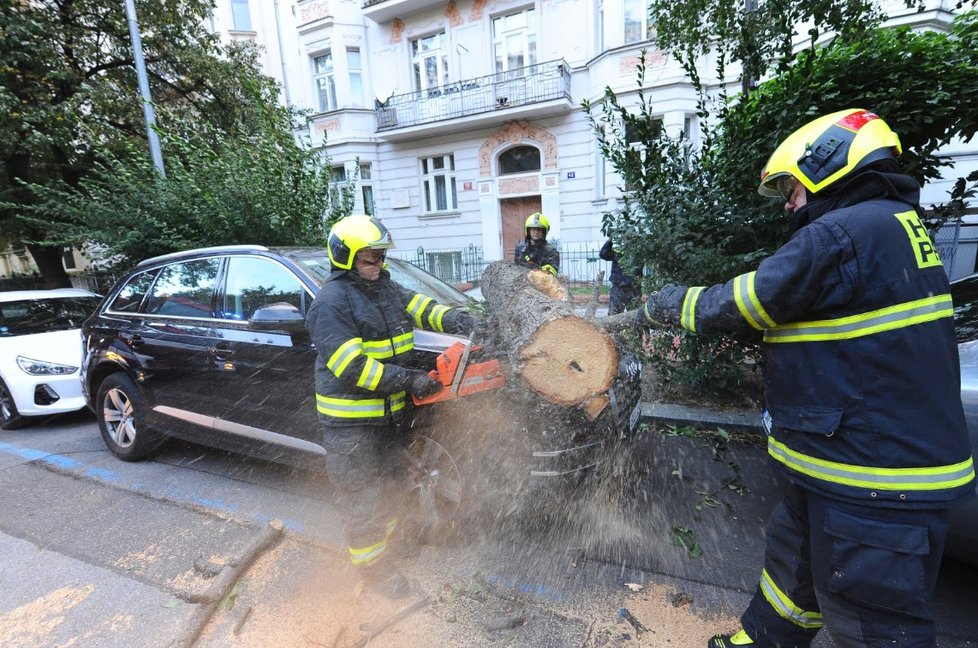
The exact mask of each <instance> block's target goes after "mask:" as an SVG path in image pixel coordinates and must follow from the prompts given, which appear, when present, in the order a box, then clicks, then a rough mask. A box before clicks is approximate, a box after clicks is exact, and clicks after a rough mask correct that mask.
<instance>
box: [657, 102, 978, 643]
mask: <svg viewBox="0 0 978 648" xmlns="http://www.w3.org/2000/svg"><path fill="white" fill-rule="evenodd" d="M900 152H901V149H900V140H899V138H898V137H897V134H896V133H894V132H893V131H892V130H891V129H890V127H889V126H887V124H886V122H884V121H883V120H882V119H880V118H879V117H878V116H877V115H875V114H873V113H872V112H869V111H867V110H862V109H849V110H842V111H839V112H836V113H832V114H830V115H826V116H824V117H820V118H818V119H816V120H814V121H812V122H810V123H808V124H806V125H805V126H802V127H801V128H799V129H798V130H797V131H795V132H794V133H792V134H791V135H789V136H788V138H787V139H785V140H784V142H782V143H781V144H780V145H779V146H778V147H777V149H776V150H775V151H774V153H773V154H772V155H771V158H770V159H769V160H768V163H767V165H766V166H765V167H764V170H763V172H762V173H761V184H760V187H759V191H760V193H761V194H763V195H765V196H771V197H772V198H778V199H780V200H783V201H784V207H785V210H786V211H787V212H789V214H790V217H791V220H792V226H793V228H792V229H793V233H792V235H791V238H790V240H788V242H787V243H785V244H784V245H783V246H782V247H781V248H780V249H778V250H777V251H776V252H775V253H774V254H773V255H772V256H770V257H768V258H767V259H765V260H764V261H762V262H761V263H760V265H759V266H758V267H757V269H756V270H753V271H751V272H747V273H744V274H742V275H740V276H737V277H734V278H733V279H731V280H730V281H728V282H727V283H725V284H719V285H715V286H691V287H689V286H666V287H664V288H662V289H661V290H660V291H658V292H657V293H655V294H653V295H651V296H650V297H649V299H648V301H647V303H646V304H645V307H644V309H640V310H639V313H638V315H639V322H640V323H641V324H642V325H651V324H652V323H653V322H658V323H664V324H674V325H679V326H682V327H683V328H685V329H686V330H688V331H692V332H705V333H711V332H714V331H723V332H728V333H735V334H736V333H740V334H751V335H754V336H760V337H762V339H763V348H764V354H765V358H764V360H765V361H764V367H765V376H764V378H765V412H764V416H763V421H764V424H765V427H766V428H767V430H768V441H767V443H768V454H769V455H770V458H771V459H772V463H773V466H774V467H775V470H776V471H778V472H779V473H780V474H781V475H782V476H783V477H785V478H786V479H787V482H788V484H787V486H786V487H785V489H784V495H783V499H782V501H781V502H780V503H779V504H778V506H777V507H776V508H775V509H774V511H773V512H772V514H771V518H770V520H769V522H768V527H767V531H766V534H765V537H766V542H767V546H766V550H765V558H764V569H763V571H762V573H761V576H760V582H759V584H758V587H757V590H756V592H755V594H754V597H753V599H752V600H751V603H750V605H749V606H748V608H747V610H746V611H745V612H744V614H743V616H742V617H741V623H742V629H741V630H740V631H739V632H737V633H735V634H733V635H717V636H716V637H714V638H713V639H711V640H710V642H709V646H710V648H728V647H730V646H760V647H774V646H780V647H798V646H808V645H809V644H810V643H811V641H812V639H813V638H814V636H815V635H816V633H818V631H819V629H820V628H821V627H822V626H823V625H824V626H825V627H826V628H827V629H828V631H829V633H830V634H831V635H832V637H833V639H834V641H835V643H836V645H839V646H883V645H887V646H889V645H894V646H895V645H913V646H934V645H936V644H935V637H936V628H935V623H934V617H933V614H932V611H931V609H930V606H929V601H930V598H931V594H932V591H933V588H934V583H935V581H936V579H937V573H938V568H939V566H940V562H941V554H942V552H943V548H944V543H945V539H946V537H947V520H948V510H949V509H951V508H952V507H954V506H956V505H958V504H959V503H962V502H964V501H966V500H968V499H970V498H971V497H973V496H974V491H975V482H974V480H975V470H974V460H973V458H972V455H971V448H970V445H969V440H968V435H967V430H966V427H965V421H964V415H963V412H962V408H961V400H960V389H961V386H960V383H959V366H958V353H957V346H956V343H955V337H954V323H953V320H952V313H953V307H952V303H951V295H950V289H949V286H948V279H947V274H946V273H945V271H944V268H943V266H942V264H941V258H940V257H939V256H938V254H937V250H936V249H935V248H934V246H933V244H932V242H931V240H930V238H929V236H928V234H927V230H926V228H925V227H924V226H923V224H922V223H921V221H920V216H919V204H918V203H919V195H920V187H919V186H918V184H917V183H916V181H915V180H913V178H911V177H909V176H907V175H904V174H903V173H902V172H901V171H900V167H899V164H898V162H897V156H898V155H899V154H900Z"/></svg>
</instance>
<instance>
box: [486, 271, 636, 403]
mask: <svg viewBox="0 0 978 648" xmlns="http://www.w3.org/2000/svg"><path fill="white" fill-rule="evenodd" d="M482 294H483V296H484V297H485V298H486V302H487V303H488V305H489V312H490V317H491V318H492V324H493V327H492V329H491V330H493V331H494V332H495V336H494V340H493V344H494V348H495V349H497V350H498V351H500V352H501V353H499V354H497V355H505V356H508V359H509V362H510V366H511V368H512V371H513V373H515V374H517V375H518V376H519V377H520V378H521V379H522V381H523V382H524V383H525V384H526V386H527V387H529V388H530V390H532V391H533V392H535V393H536V394H538V395H539V396H540V397H541V398H543V399H544V400H546V401H547V402H549V403H553V404H556V405H562V406H568V407H570V406H580V407H581V408H582V409H583V410H584V411H585V413H587V415H588V417H589V418H594V417H596V416H597V415H598V414H599V413H600V412H601V410H602V409H604V407H605V405H606V404H607V397H606V396H605V392H607V391H608V389H609V388H610V387H611V384H612V382H613V381H614V379H615V376H616V374H617V371H618V351H617V349H616V348H615V343H614V341H613V340H612V339H611V337H610V336H608V335H607V334H606V333H605V332H604V331H602V330H601V329H599V328H597V327H596V326H594V325H593V324H591V323H590V322H587V321H585V320H583V319H581V318H580V317H578V316H577V315H576V314H575V312H574V306H573V303H572V302H571V300H570V295H569V293H568V291H567V290H566V288H564V287H563V286H562V285H561V284H560V283H559V282H557V281H556V279H554V278H553V277H552V276H551V275H549V274H547V273H545V272H542V271H540V270H528V269H527V268H523V267H520V266H516V265H513V264H512V263H509V262H508V261H497V262H495V263H493V264H491V265H490V266H489V267H488V268H486V270H485V272H484V273H483V274H482ZM501 359H502V358H501Z"/></svg>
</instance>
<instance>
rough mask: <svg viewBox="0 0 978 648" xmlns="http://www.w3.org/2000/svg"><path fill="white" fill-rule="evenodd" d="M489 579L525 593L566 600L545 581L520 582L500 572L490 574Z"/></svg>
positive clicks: (554, 599)
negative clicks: (545, 583) (544, 582)
mask: <svg viewBox="0 0 978 648" xmlns="http://www.w3.org/2000/svg"><path fill="white" fill-rule="evenodd" d="M488 580H489V581H490V582H493V583H496V584H498V585H502V586H503V587H505V588H507V589H511V590H517V591H519V592H523V593H524V594H533V595H534V596H539V597H541V598H545V599H549V600H551V601H563V600H564V595H563V594H561V593H560V592H557V591H554V590H553V588H551V587H550V586H549V585H544V584H543V583H520V582H517V581H514V580H512V579H510V578H507V577H506V576H501V575H499V574H490V575H489V577H488Z"/></svg>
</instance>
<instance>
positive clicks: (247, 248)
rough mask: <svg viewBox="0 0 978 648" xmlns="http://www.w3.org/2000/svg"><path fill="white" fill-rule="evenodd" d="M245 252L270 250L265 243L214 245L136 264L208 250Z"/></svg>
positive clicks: (147, 263)
mask: <svg viewBox="0 0 978 648" xmlns="http://www.w3.org/2000/svg"><path fill="white" fill-rule="evenodd" d="M239 251H240V252H244V251H257V252H268V248H267V247H265V246H264V245H215V246H214V247H205V248H194V249H193V250H181V251H179V252H170V253H169V254H161V255H159V256H155V257H151V258H149V259H143V260H142V261H140V262H139V263H137V264H136V267H137V268H141V267H143V266H147V265H149V264H151V263H156V262H157V261H168V260H170V259H179V258H180V257H183V256H190V255H193V254H200V253H204V254H206V253H208V252H239Z"/></svg>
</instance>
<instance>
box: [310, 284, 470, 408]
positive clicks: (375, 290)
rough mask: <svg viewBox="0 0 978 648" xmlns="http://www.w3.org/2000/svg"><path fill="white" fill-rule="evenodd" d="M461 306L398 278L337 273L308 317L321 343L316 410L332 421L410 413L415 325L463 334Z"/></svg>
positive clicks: (317, 343)
mask: <svg viewBox="0 0 978 648" xmlns="http://www.w3.org/2000/svg"><path fill="white" fill-rule="evenodd" d="M456 312H457V311H455V309H452V308H451V307H448V306H443V305H441V304H438V303H436V302H435V300H434V299H432V298H431V297H426V296H425V295H422V294H419V293H416V292H413V291H411V290H408V289H407V288H404V287H403V286H401V285H399V284H397V283H395V282H394V281H391V279H390V275H389V274H388V273H387V272H386V271H384V272H382V273H381V276H380V278H379V279H378V280H377V281H365V280H363V279H362V278H360V276H359V275H357V274H356V273H355V272H343V271H341V272H334V273H333V274H332V275H331V276H330V277H329V279H328V280H327V282H326V283H325V284H324V285H323V287H322V288H321V289H320V291H319V294H318V295H316V299H315V300H314V301H313V303H312V306H310V308H309V312H308V314H307V315H306V328H307V329H308V331H309V334H310V336H311V337H312V342H313V344H314V345H315V346H316V350H317V351H318V356H317V358H316V408H317V410H318V411H319V416H320V420H321V421H322V422H323V423H326V424H329V425H343V426H348V425H364V424H367V425H389V424H391V423H392V422H395V421H397V420H398V419H400V418H401V416H402V415H403V411H404V409H405V407H406V406H407V392H406V388H407V385H408V383H409V382H410V378H411V373H412V372H411V369H409V368H408V367H409V366H410V365H411V361H412V359H413V351H414V329H415V327H417V328H423V329H427V330H432V331H445V332H449V333H454V332H458V328H457V326H456V322H455V317H456V316H455V313H456Z"/></svg>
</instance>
